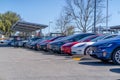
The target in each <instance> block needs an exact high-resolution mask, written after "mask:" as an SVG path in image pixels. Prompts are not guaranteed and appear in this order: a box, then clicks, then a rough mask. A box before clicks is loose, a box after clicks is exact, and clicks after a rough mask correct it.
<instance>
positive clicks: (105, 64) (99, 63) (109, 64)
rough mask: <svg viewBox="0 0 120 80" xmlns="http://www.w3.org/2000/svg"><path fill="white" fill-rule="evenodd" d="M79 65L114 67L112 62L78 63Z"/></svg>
mask: <svg viewBox="0 0 120 80" xmlns="http://www.w3.org/2000/svg"><path fill="white" fill-rule="evenodd" d="M79 64H82V65H90V66H116V65H115V64H113V63H112V62H106V63H105V62H100V61H98V60H97V61H95V60H94V61H84V62H79Z"/></svg>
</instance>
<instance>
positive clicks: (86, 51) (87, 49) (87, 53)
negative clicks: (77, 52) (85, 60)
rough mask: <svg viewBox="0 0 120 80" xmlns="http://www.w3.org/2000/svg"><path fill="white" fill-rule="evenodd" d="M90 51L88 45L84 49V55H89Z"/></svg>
mask: <svg viewBox="0 0 120 80" xmlns="http://www.w3.org/2000/svg"><path fill="white" fill-rule="evenodd" d="M90 51H91V47H90V46H88V47H87V48H86V49H85V51H84V55H90Z"/></svg>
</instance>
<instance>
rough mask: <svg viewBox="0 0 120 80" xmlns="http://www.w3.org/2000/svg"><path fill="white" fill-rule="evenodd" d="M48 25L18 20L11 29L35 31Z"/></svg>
mask: <svg viewBox="0 0 120 80" xmlns="http://www.w3.org/2000/svg"><path fill="white" fill-rule="evenodd" d="M46 27H48V25H43V24H36V23H30V22H25V21H18V22H16V23H15V24H14V25H13V26H12V28H11V30H12V31H20V32H26V33H27V32H28V33H29V32H33V31H36V30H41V29H44V28H46Z"/></svg>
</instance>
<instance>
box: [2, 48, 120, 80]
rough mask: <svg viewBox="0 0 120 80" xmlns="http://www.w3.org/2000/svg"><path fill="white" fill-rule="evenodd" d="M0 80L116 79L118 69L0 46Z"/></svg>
mask: <svg viewBox="0 0 120 80" xmlns="http://www.w3.org/2000/svg"><path fill="white" fill-rule="evenodd" d="M0 80H120V66H118V65H114V64H112V63H102V62H100V61H99V60H96V59H92V58H90V57H85V58H83V59H82V60H81V61H74V60H73V59H72V58H71V56H67V55H64V54H55V53H54V54H53V53H49V52H43V51H34V50H30V49H23V48H13V47H0Z"/></svg>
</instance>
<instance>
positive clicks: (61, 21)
mask: <svg viewBox="0 0 120 80" xmlns="http://www.w3.org/2000/svg"><path fill="white" fill-rule="evenodd" d="M70 22H71V19H70V16H69V15H67V14H65V12H64V10H63V12H62V13H61V14H60V17H59V18H58V19H57V20H56V26H57V27H56V29H58V30H59V32H61V33H63V34H65V35H66V30H67V29H68V27H69V26H68V25H69V23H70Z"/></svg>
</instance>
